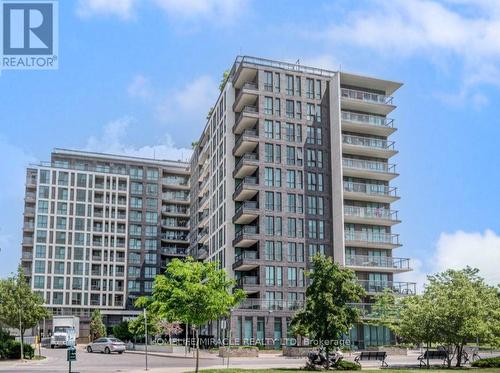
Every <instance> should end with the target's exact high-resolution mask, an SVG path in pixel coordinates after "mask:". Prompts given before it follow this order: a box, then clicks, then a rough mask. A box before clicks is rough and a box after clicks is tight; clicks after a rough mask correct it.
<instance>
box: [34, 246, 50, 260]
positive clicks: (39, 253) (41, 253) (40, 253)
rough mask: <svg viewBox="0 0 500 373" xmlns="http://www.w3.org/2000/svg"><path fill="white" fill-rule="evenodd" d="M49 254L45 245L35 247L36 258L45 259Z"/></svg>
mask: <svg viewBox="0 0 500 373" xmlns="http://www.w3.org/2000/svg"><path fill="white" fill-rule="evenodd" d="M46 254H47V248H46V247H45V245H36V247H35V258H45V256H46Z"/></svg>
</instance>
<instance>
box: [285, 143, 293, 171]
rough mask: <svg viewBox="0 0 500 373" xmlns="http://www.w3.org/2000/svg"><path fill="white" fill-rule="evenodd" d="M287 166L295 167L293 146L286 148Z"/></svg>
mask: <svg viewBox="0 0 500 373" xmlns="http://www.w3.org/2000/svg"><path fill="white" fill-rule="evenodd" d="M286 164H287V165H289V166H294V165H295V147H293V146H287V147H286Z"/></svg>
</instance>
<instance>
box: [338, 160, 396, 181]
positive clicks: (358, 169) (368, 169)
mask: <svg viewBox="0 0 500 373" xmlns="http://www.w3.org/2000/svg"><path fill="white" fill-rule="evenodd" d="M342 166H343V174H344V176H352V177H359V178H365V179H375V180H384V181H390V180H392V179H394V178H396V177H397V176H399V175H398V174H397V173H396V165H394V164H389V163H385V162H378V161H367V160H364V159H354V158H342Z"/></svg>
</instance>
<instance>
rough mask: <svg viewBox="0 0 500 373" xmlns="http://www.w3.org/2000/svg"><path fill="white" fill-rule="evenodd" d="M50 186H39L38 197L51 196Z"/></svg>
mask: <svg viewBox="0 0 500 373" xmlns="http://www.w3.org/2000/svg"><path fill="white" fill-rule="evenodd" d="M49 191H50V188H49V187H48V186H42V185H40V186H39V188H38V198H49Z"/></svg>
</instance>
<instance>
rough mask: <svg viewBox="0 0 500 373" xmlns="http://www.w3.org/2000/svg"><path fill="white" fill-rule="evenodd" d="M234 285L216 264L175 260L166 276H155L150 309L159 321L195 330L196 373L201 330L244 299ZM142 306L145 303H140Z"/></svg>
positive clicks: (167, 269)
mask: <svg viewBox="0 0 500 373" xmlns="http://www.w3.org/2000/svg"><path fill="white" fill-rule="evenodd" d="M234 285H235V281H233V280H230V279H228V278H227V275H226V272H225V271H224V270H220V269H217V263H215V262H197V261H194V260H193V259H192V258H187V259H186V260H185V261H180V260H178V259H174V260H172V261H171V262H170V263H169V265H168V266H167V268H166V271H165V273H164V274H163V275H160V276H156V278H155V283H154V287H153V294H152V297H151V298H150V299H149V305H148V309H149V310H150V311H151V312H152V313H154V314H156V315H158V317H159V319H165V320H168V321H170V322H173V321H178V322H182V323H185V324H188V325H190V326H193V327H195V330H196V372H197V371H198V367H199V328H200V327H201V326H202V325H204V324H206V323H207V322H209V321H212V320H217V319H219V318H221V317H224V316H226V315H228V314H229V312H230V310H231V308H233V307H235V306H236V305H237V304H238V303H239V302H240V301H241V300H242V299H243V298H244V297H245V293H244V292H243V291H242V290H240V289H238V290H236V291H234V292H231V288H232V287H233V286H234ZM138 301H139V303H141V304H143V302H144V300H138Z"/></svg>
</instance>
